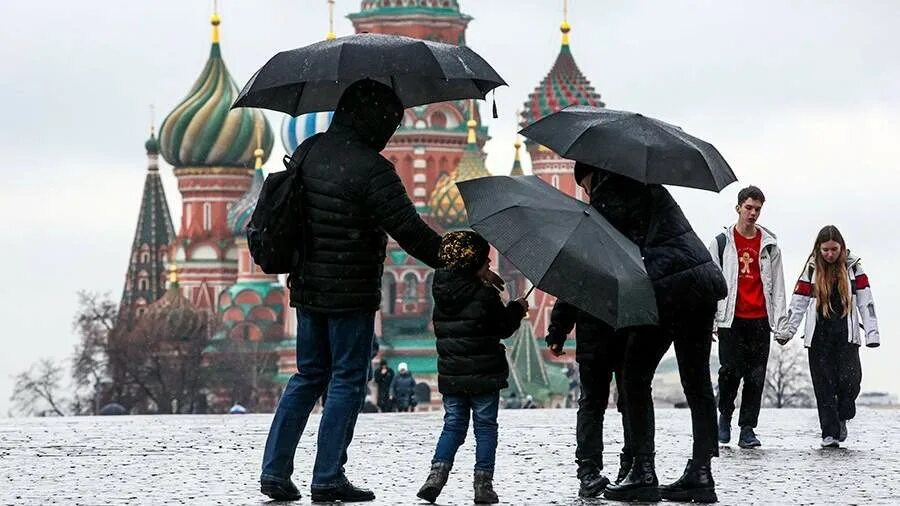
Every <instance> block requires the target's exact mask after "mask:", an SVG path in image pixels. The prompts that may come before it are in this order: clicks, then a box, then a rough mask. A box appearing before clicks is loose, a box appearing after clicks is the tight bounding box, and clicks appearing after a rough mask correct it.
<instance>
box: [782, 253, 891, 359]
mask: <svg viewBox="0 0 900 506" xmlns="http://www.w3.org/2000/svg"><path fill="white" fill-rule="evenodd" d="M847 273H848V275H849V277H850V291H851V294H850V295H851V299H850V307H851V311H850V315H849V316H848V318H847V326H848V329H847V331H848V332H847V340H848V341H849V342H851V343H853V344H856V345H862V344H863V340H862V336H861V335H860V332H859V331H860V328H862V330H863V332H864V333H865V344H866V346H869V347H872V348H874V347H877V346H879V345H880V344H881V338H880V336H879V333H878V317H877V316H876V314H875V299H873V298H872V289H871V288H870V287H869V277H868V276H866V273H865V271H863V268H862V264H861V263H860V261H859V257H857V256H854V255H848V257H847ZM815 279H816V264H815V260H814V258H813V257H810V259H809V261H808V262H807V265H806V268H805V269H803V273H802V274H800V279H798V280H797V286H796V287H795V288H794V296H793V297H792V298H791V306H790V309H789V310H788V318H787V324H786V325H785V327H784V328H783V329H780V330H779V331H778V332H777V333H776V338H778V339H781V340H788V339H790V338H792V337H793V336H794V334H795V333H796V332H797V329H798V328H799V327H800V322H801V321H803V317H804V316H805V317H806V326H805V328H804V330H805V332H806V335H805V337H804V339H803V344H804V345H805V346H806V347H807V348H809V346H810V344H811V343H812V339H813V335H814V334H815V331H816V320H817V319H818V318H817V316H818V315H817V314H816V312H817V308H816V306H817V304H816V298H815V293H816V291H815V287H814V285H813V281H814V280H815Z"/></svg>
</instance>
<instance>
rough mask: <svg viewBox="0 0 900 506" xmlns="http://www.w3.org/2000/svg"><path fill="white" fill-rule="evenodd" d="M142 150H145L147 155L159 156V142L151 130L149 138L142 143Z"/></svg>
mask: <svg viewBox="0 0 900 506" xmlns="http://www.w3.org/2000/svg"><path fill="white" fill-rule="evenodd" d="M144 149H146V150H147V154H148V155H158V154H159V140H158V139H157V138H156V133H155V132H154V131H153V129H151V130H150V138H149V139H147V142H145V143H144Z"/></svg>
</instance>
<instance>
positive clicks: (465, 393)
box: [418, 231, 528, 504]
mask: <svg viewBox="0 0 900 506" xmlns="http://www.w3.org/2000/svg"><path fill="white" fill-rule="evenodd" d="M489 253H490V246H489V245H488V243H487V241H485V240H484V238H482V237H481V236H480V235H478V234H476V233H475V232H470V231H459V232H450V233H448V234H447V235H445V236H444V238H443V240H442V241H441V249H440V260H441V262H442V263H443V264H444V266H445V267H444V268H441V269H438V270H437V272H435V275H434V287H433V294H434V316H433V320H434V333H435V336H436V337H437V352H438V390H439V391H440V392H441V394H442V395H443V400H444V428H443V431H442V432H441V436H440V438H439V439H438V443H437V448H436V450H435V453H434V458H433V459H432V464H431V472H430V473H429V475H428V479H427V480H426V482H425V484H424V485H423V486H422V488H421V489H420V490H419V493H418V497H420V498H422V499H425V500H427V501H429V502H434V501H435V499H437V496H438V495H439V494H440V493H441V490H442V489H443V487H444V485H445V484H446V483H447V476H448V474H449V473H450V468H451V467H452V466H453V459H454V457H455V456H456V451H457V450H458V449H459V447H460V445H462V443H463V441H465V438H466V432H468V430H469V417H470V413H471V417H472V421H473V424H474V428H475V442H476V446H475V478H474V488H475V502H476V503H480V504H492V503H496V502H497V501H498V498H497V494H496V493H495V492H494V489H493V474H494V461H495V455H496V451H497V409H498V407H499V402H500V390H502V389H504V388H506V387H507V386H508V384H507V376H508V375H509V366H508V365H507V362H506V349H505V348H504V346H503V345H502V344H501V343H500V340H501V339H505V338H507V337H509V336H511V335H512V334H513V333H514V332H515V331H516V330H517V329H518V328H519V325H520V323H521V321H522V319H523V318H524V317H525V315H526V314H527V313H528V302H526V301H525V300H524V299H517V300H515V301H512V302H510V303H509V304H507V305H504V304H503V302H502V301H501V299H500V294H499V293H498V292H497V290H496V289H495V288H494V287H493V286H491V285H490V284H489V283H488V282H487V281H486V280H487V279H488V278H489V274H488V273H489V272H490V265H491V261H490V257H489Z"/></svg>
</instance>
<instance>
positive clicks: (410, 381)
mask: <svg viewBox="0 0 900 506" xmlns="http://www.w3.org/2000/svg"><path fill="white" fill-rule="evenodd" d="M415 395H416V380H415V378H413V376H412V374H410V373H409V372H406V373H402V372H401V373H398V374H397V375H396V376H394V381H392V382H391V397H393V398H394V400H395V401H397V406H399V407H401V408H406V407H409V405H411V404H415V402H413V401H414V398H415Z"/></svg>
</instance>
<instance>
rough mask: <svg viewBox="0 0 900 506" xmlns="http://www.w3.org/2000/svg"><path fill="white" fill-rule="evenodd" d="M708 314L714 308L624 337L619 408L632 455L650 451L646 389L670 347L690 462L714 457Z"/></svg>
mask: <svg viewBox="0 0 900 506" xmlns="http://www.w3.org/2000/svg"><path fill="white" fill-rule="evenodd" d="M714 313H715V308H710V309H709V310H708V311H693V312H692V313H691V314H685V315H683V316H682V320H681V321H678V322H673V324H665V323H664V324H663V325H662V326H660V327H640V328H635V329H633V330H632V331H631V332H630V333H629V336H628V344H627V345H626V348H625V359H624V366H623V376H624V380H625V409H626V412H627V420H628V423H629V426H630V427H631V440H632V448H633V452H634V454H635V455H652V454H653V453H655V451H656V450H655V443H654V438H655V434H656V421H655V417H654V413H653V397H652V393H651V384H652V382H653V375H654V373H655V372H656V366H658V365H659V362H660V360H662V357H663V355H665V353H666V351H667V350H668V349H669V346H671V345H672V343H673V342H674V344H675V358H676V359H677V360H678V372H679V375H680V376H681V386H682V388H683V389H684V395H685V397H686V398H687V402H688V407H690V409H691V428H692V432H693V440H694V445H693V459H694V461H695V462H704V461H708V460H709V458H710V457H718V456H719V441H718V425H717V422H716V401H715V397H714V396H713V391H712V381H711V380H710V377H709V352H710V348H711V346H712V321H713V316H714Z"/></svg>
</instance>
